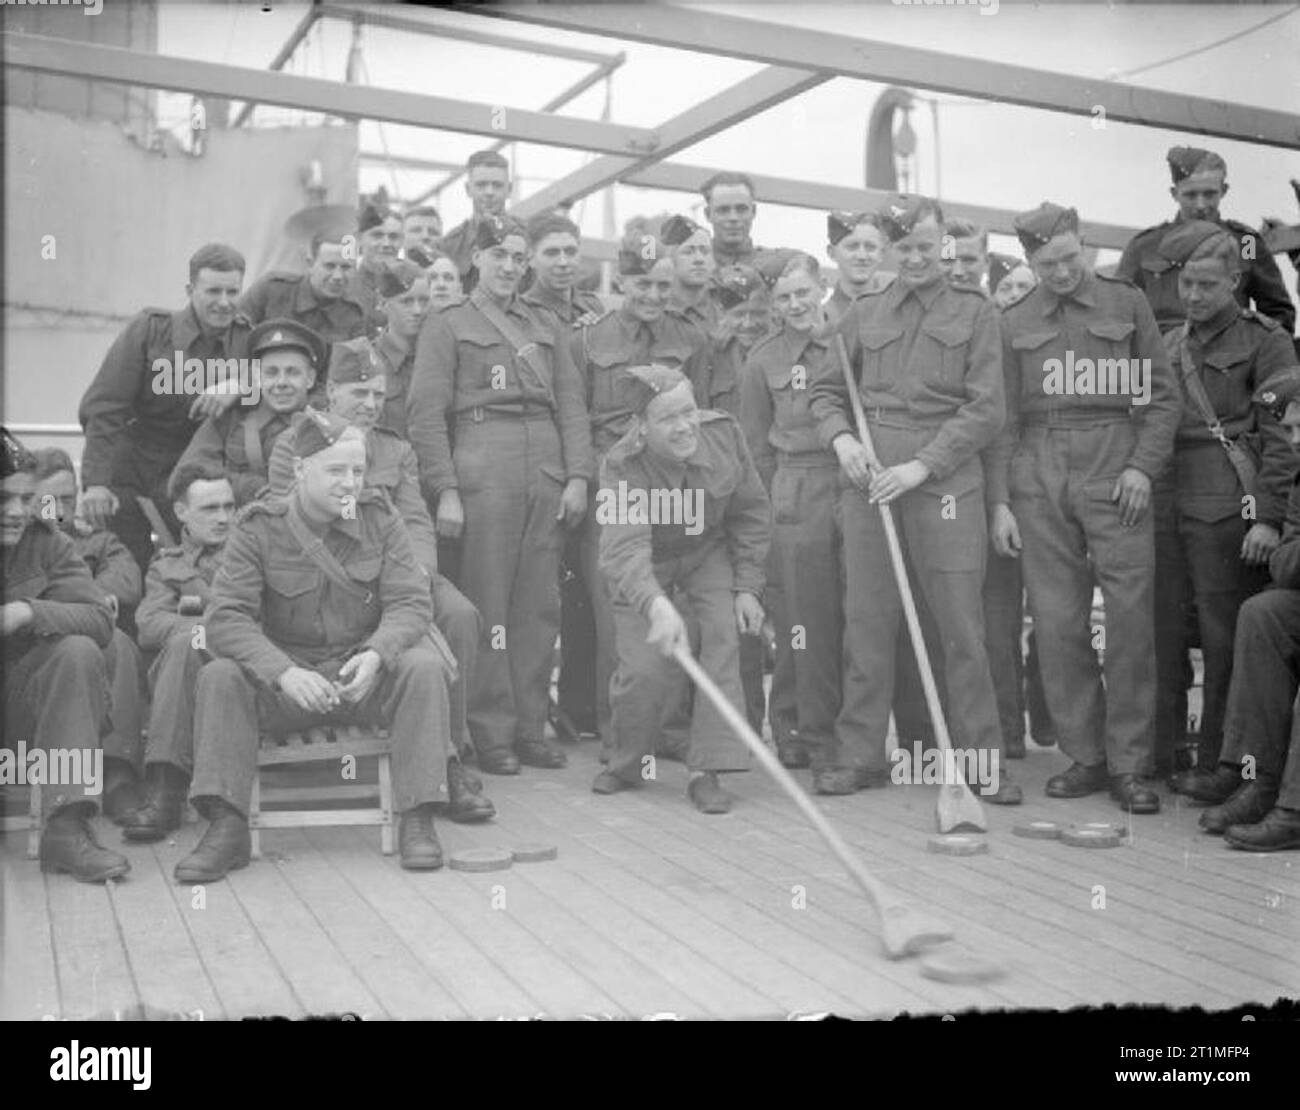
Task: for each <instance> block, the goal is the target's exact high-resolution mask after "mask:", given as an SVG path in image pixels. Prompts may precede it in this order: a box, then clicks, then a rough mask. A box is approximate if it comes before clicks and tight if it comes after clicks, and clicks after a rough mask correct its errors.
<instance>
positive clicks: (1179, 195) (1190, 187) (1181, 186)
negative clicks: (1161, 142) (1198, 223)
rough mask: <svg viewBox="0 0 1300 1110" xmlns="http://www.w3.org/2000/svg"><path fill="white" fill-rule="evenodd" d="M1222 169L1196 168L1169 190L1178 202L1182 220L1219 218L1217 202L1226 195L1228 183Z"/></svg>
mask: <svg viewBox="0 0 1300 1110" xmlns="http://www.w3.org/2000/svg"><path fill="white" fill-rule="evenodd" d="M1226 176H1227V175H1226V174H1225V173H1224V172H1223V170H1198V171H1197V172H1196V173H1193V174H1188V175H1187V176H1186V177H1184V178H1183V179H1182V181H1180V182H1179V183H1178V184H1177V185H1174V186H1172V187H1171V188H1170V190H1169V195H1170V196H1171V197H1173V198H1174V200H1175V201H1176V202H1177V204H1178V214H1179V215H1180V216H1182V218H1183V219H1184V220H1210V221H1212V222H1213V221H1217V220H1218V218H1219V204H1220V203H1221V202H1222V200H1223V198H1224V197H1225V196H1227V195H1228V184H1227V181H1226V180H1225V179H1226Z"/></svg>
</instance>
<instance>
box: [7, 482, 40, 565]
mask: <svg viewBox="0 0 1300 1110" xmlns="http://www.w3.org/2000/svg"><path fill="white" fill-rule="evenodd" d="M0 495H2V496H3V499H4V510H3V514H0V547H13V546H14V545H15V544H17V542H18V541H19V540H20V539H22V537H23V532H24V531H25V530H26V528H27V522H28V521H29V520H30V519H31V513H32V506H33V504H34V503H35V498H36V479H35V478H33V477H32V475H31V473H30V472H28V471H22V472H20V473H18V474H10V475H9V477H8V478H3V479H0Z"/></svg>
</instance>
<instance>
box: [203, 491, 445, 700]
mask: <svg viewBox="0 0 1300 1110" xmlns="http://www.w3.org/2000/svg"><path fill="white" fill-rule="evenodd" d="M298 512H299V510H298V507H297V501H296V498H295V497H289V498H284V499H268V500H265V501H254V502H253V503H252V504H251V505H249V506H248V507H247V508H246V509H245V510H244V512H243V514H242V515H241V519H240V520H239V522H238V523H237V524H236V526H235V528H234V529H233V531H232V532H231V534H230V538H229V539H228V540H227V541H226V550H225V555H224V557H223V558H222V561H221V566H220V568H219V569H218V570H217V575H216V578H215V579H213V582H212V600H211V602H210V603H209V605H208V609H207V612H206V613H205V614H204V623H205V625H206V626H207V638H208V649H209V650H210V651H211V652H212V653H213V654H214V655H218V656H221V657H224V658H227V659H233V660H234V661H235V662H237V663H238V664H239V665H240V666H241V667H242V668H243V669H244V671H245V672H246V673H247V674H248V675H250V676H251V677H253V678H255V679H256V680H258V681H260V682H262V683H265V684H267V685H270V684H271V683H273V682H274V681H275V680H276V679H277V678H278V677H279V676H280V675H282V674H283V673H284V672H285V671H286V670H288V669H289V668H290V667H292V666H300V667H307V668H312V669H314V668H316V667H318V666H320V665H321V664H323V663H326V662H329V661H334V660H340V659H343V658H345V657H346V656H348V655H352V654H355V653H357V652H360V651H365V650H368V649H372V650H374V651H376V652H377V653H378V654H379V657H380V659H381V660H382V661H383V664H384V666H385V667H391V666H392V665H393V663H394V662H395V661H396V659H397V657H398V656H399V655H400V654H401V653H402V652H403V651H405V650H407V649H408V648H410V647H413V646H414V645H415V644H416V643H417V642H418V641H419V640H420V639H421V638H422V637H424V636H425V635H426V634H427V632H428V629H429V627H430V625H431V624H432V621H433V603H432V602H431V601H430V600H429V576H428V574H426V573H425V571H424V568H423V567H421V566H420V565H419V564H418V563H417V562H416V561H415V554H414V552H413V551H412V549H411V540H410V537H409V536H408V534H407V531H406V527H405V526H404V525H403V524H402V520H401V518H400V517H399V516H398V515H397V511H396V510H395V509H394V508H393V506H392V504H391V503H390V502H389V500H388V498H387V497H385V496H384V495H383V494H382V493H380V492H379V491H377V490H363V491H362V493H361V496H360V497H358V499H357V505H356V517H355V519H353V520H344V519H342V518H340V519H337V520H334V521H332V522H331V523H330V524H329V525H327V526H326V528H325V530H324V533H323V539H324V543H325V547H326V549H327V550H329V551H330V552H331V553H332V554H333V555H334V557H335V558H336V559H337V560H338V561H339V562H340V563H341V564H342V566H343V569H344V571H345V572H346V573H347V574H348V576H349V578H350V579H351V580H352V582H353V583H355V589H349V590H344V589H343V588H342V587H341V586H339V585H337V584H336V583H335V582H333V581H332V580H331V579H330V578H329V577H327V576H326V574H325V572H324V571H322V570H321V569H320V568H319V567H318V566H317V565H316V563H315V562H313V561H312V559H311V558H309V557H308V556H307V554H306V553H305V552H304V551H303V549H302V547H301V546H300V545H299V543H298V541H297V539H295V538H294V535H293V533H292V532H291V531H290V528H289V522H288V516H289V514H291V513H292V514H298ZM304 526H305V527H308V528H310V525H307V524H305V522H304ZM316 534H317V535H320V533H319V532H317V533H316Z"/></svg>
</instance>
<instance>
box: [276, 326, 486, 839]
mask: <svg viewBox="0 0 1300 1110" xmlns="http://www.w3.org/2000/svg"><path fill="white" fill-rule="evenodd" d="M374 346H377V344H376V343H373V342H372V341H370V340H365V339H354V340H350V341H349V342H347V343H336V344H335V345H334V350H333V352H332V353H331V357H330V369H329V386H328V391H329V412H330V414H331V415H333V416H337V417H340V418H341V419H343V420H346V421H347V422H348V423H349V424H352V425H353V426H355V427H357V428H359V429H360V430H361V431H362V432H364V433H365V437H366V474H365V484H366V487H367V488H368V489H378V490H382V491H383V492H384V493H385V494H387V496H388V499H389V500H390V501H391V502H392V503H393V507H394V508H395V509H396V510H397V513H398V515H399V516H400V517H401V518H402V521H403V522H404V523H405V524H406V530H407V532H409V533H410V537H411V546H412V548H413V550H414V551H415V558H416V561H417V562H418V563H419V564H420V566H422V567H423V568H424V570H425V572H426V573H427V574H428V576H429V586H430V593H431V595H432V598H433V619H434V625H435V626H436V628H437V631H438V633H439V635H438V636H437V637H435V642H440V646H441V641H445V643H446V645H447V648H448V650H449V651H450V652H451V654H452V656H453V657H454V658H455V661H456V672H457V673H456V680H455V681H454V682H453V683H452V686H451V703H450V713H451V742H452V751H453V752H454V753H456V755H457V756H470V755H472V754H473V746H472V744H471V743H470V738H469V732H468V729H467V727H466V722H465V697H466V690H467V689H468V688H469V687H470V685H471V684H472V682H473V675H474V667H475V664H476V662H477V656H478V645H479V638H480V636H481V634H482V621H481V620H480V619H479V615H478V610H477V609H475V608H474V606H473V605H471V604H470V602H469V599H468V598H467V597H466V596H465V595H464V594H462V593H461V592H460V590H458V589H456V587H455V586H454V585H452V584H451V583H450V582H449V581H448V580H447V579H446V578H445V577H444V576H443V575H442V574H440V573H439V571H438V540H437V536H436V535H435V534H434V529H433V521H432V520H431V519H430V518H429V510H428V508H427V507H426V506H425V503H424V498H423V496H422V495H421V493H420V474H419V465H418V463H417V462H416V459H415V449H414V448H413V447H412V446H411V445H410V444H409V443H408V442H407V441H406V440H405V439H403V438H402V437H401V436H399V435H398V434H397V433H396V432H394V431H392V430H390V429H389V428H387V427H384V426H382V425H381V423H380V421H381V419H382V416H381V414H382V413H384V412H385V411H387V406H386V405H385V391H386V389H387V383H388V372H387V368H386V364H385V363H384V362H382V361H381V360H380V359H378V358H377V357H376V355H375V353H374V351H373V350H372V347H374ZM302 419H303V418H301V417H300V418H299V420H298V423H299V424H301V423H302ZM293 459H294V434H291V433H289V432H286V433H285V434H284V435H282V436H281V437H280V439H279V441H278V442H277V443H276V445H275V449H274V451H272V453H271V492H272V493H274V494H277V495H279V496H285V495H287V494H288V492H289V490H290V488H291V487H292V486H293V482H294V472H293ZM447 788H448V799H449V802H450V806H451V819H452V820H453V821H458V822H462V823H464V822H472V821H481V820H484V819H486V818H488V817H491V816H493V815H494V814H495V812H496V810H495V809H494V808H493V806H492V803H491V802H490V801H489V800H488V799H487V798H484V797H482V796H481V795H482V784H481V783H480V781H479V779H478V777H477V776H476V775H472V774H470V772H469V771H467V770H466V769H465V768H464V766H463V765H462V763H461V760H460V758H453V759H452V761H451V763H450V764H449V766H448V768H447Z"/></svg>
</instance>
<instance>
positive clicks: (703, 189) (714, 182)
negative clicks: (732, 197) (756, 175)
mask: <svg viewBox="0 0 1300 1110" xmlns="http://www.w3.org/2000/svg"><path fill="white" fill-rule="evenodd" d="M719 185H743V186H745V188H746V189H748V190H749V195H750V196H751V197H752V196H754V183H753V181H751V180H750V179H749V175H748V174H743V173H733V172H732V171H730V170H723V171H722V172H721V173H715V174H714V175H713V176H712V177H710V178H709V180H708V181H706V182H705V183H704V184H703V185H701V186H700V194H701V195H702V196H703V197H704V201H705V203H706V204H711V203H712V202H713V190H714V189H716V188H717V187H718V186H719Z"/></svg>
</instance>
